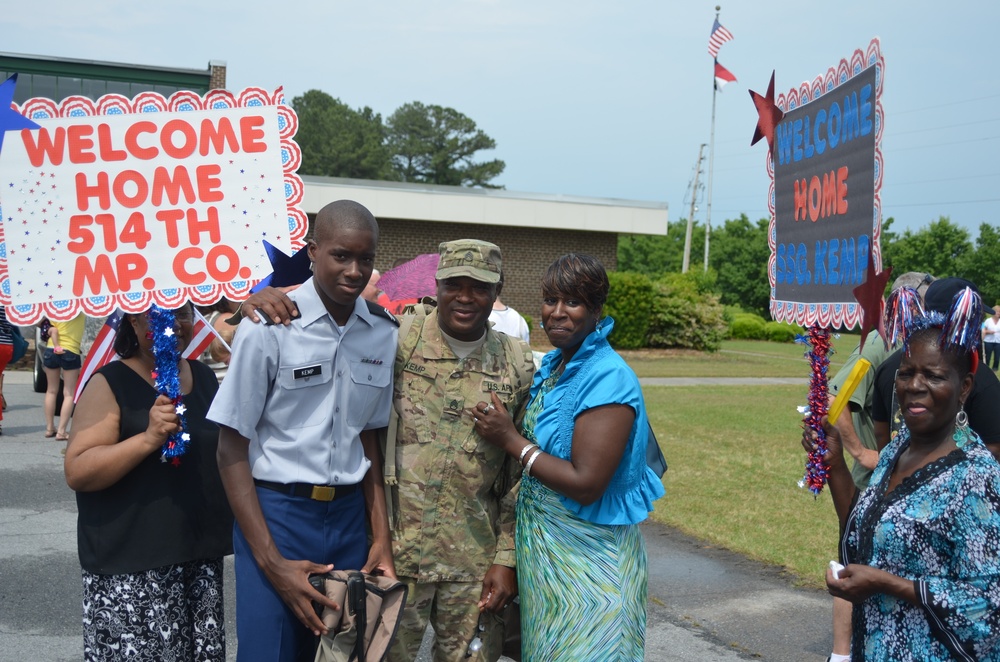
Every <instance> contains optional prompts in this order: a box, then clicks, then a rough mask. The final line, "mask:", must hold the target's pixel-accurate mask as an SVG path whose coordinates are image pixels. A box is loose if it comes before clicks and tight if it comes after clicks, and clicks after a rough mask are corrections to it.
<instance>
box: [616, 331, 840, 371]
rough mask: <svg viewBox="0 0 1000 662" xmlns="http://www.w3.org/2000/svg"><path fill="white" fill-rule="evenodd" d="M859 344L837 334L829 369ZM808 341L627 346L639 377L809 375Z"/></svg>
mask: <svg viewBox="0 0 1000 662" xmlns="http://www.w3.org/2000/svg"><path fill="white" fill-rule="evenodd" d="M857 345H858V336H857V335H855V334H850V335H842V336H840V337H839V338H834V340H833V348H834V350H835V353H834V354H832V355H831V356H830V370H832V371H836V370H837V368H838V367H840V366H842V365H843V364H844V361H845V360H846V359H847V357H848V355H849V354H850V353H851V352H852V351H853V350H854V348H855V347H857ZM805 352H806V346H805V345H799V344H798V343H773V342H765V341H762V340H727V341H725V342H723V343H722V349H721V350H720V351H718V352H713V353H706V352H695V351H690V350H626V351H622V352H621V355H622V356H623V357H625V360H626V361H628V363H629V365H631V366H632V369H633V370H635V373H636V374H637V375H639V376H640V377H805V378H808V377H809V362H808V360H806V359H805V358H804V355H805Z"/></svg>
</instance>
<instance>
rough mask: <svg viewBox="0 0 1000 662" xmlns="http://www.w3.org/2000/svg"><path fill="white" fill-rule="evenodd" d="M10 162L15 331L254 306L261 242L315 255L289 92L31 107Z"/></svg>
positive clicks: (7, 153) (6, 148) (4, 258)
mask: <svg viewBox="0 0 1000 662" xmlns="http://www.w3.org/2000/svg"><path fill="white" fill-rule="evenodd" d="M22 110H23V111H24V113H25V115H27V116H28V117H30V118H31V119H32V120H34V121H35V122H37V123H38V124H39V126H40V128H39V129H35V130H27V129H25V130H22V131H20V132H18V133H13V132H11V133H10V134H8V135H7V137H6V139H5V141H4V143H3V151H2V153H0V205H2V207H0V209H2V213H3V224H2V227H3V236H2V239H3V242H2V243H0V247H2V248H3V249H4V250H2V251H0V302H2V303H5V304H13V307H12V308H8V315H9V316H10V317H11V319H12V320H13V321H17V322H20V323H30V322H33V321H35V320H37V319H38V318H39V317H41V316H43V315H44V316H48V317H50V318H53V319H67V318H71V317H73V316H75V315H76V314H78V313H79V312H81V311H82V312H86V313H88V314H91V315H106V314H108V313H109V312H110V311H111V310H113V309H114V308H115V307H116V306H117V307H120V308H122V309H123V310H125V311H127V312H133V311H141V310H145V309H147V308H148V307H149V305H150V304H151V303H157V304H159V305H162V306H166V307H175V306H177V305H179V304H180V303H182V302H183V301H186V300H192V301H194V302H195V303H211V302H214V301H216V300H218V299H219V297H220V296H228V297H230V298H242V297H245V296H246V293H247V292H248V291H249V288H250V286H251V285H252V284H253V282H256V281H257V280H260V279H261V278H263V277H264V276H266V275H267V274H268V273H270V271H271V264H270V261H269V260H268V258H267V254H266V251H265V250H264V247H263V244H262V241H265V240H266V241H268V242H270V243H271V244H273V245H274V246H277V247H278V248H280V249H282V250H283V251H284V252H286V253H290V252H292V250H293V249H295V248H298V247H300V246H301V245H302V238H303V237H304V235H305V230H306V218H305V215H304V214H303V213H302V212H301V210H299V209H298V207H297V205H298V202H299V201H300V200H301V195H302V185H301V181H300V180H299V178H298V176H297V175H295V170H296V168H297V167H298V163H299V161H300V153H299V150H298V147H297V146H296V145H295V144H294V142H292V140H291V138H292V136H293V135H294V133H295V128H296V125H297V122H296V119H295V115H294V112H293V111H292V110H291V109H290V108H288V107H287V106H285V105H284V103H283V99H282V97H281V91H280V90H278V91H276V92H275V93H274V94H268V93H266V92H264V91H263V90H259V89H256V88H250V89H247V90H244V91H243V92H242V93H241V94H240V95H239V97H236V96H234V95H232V94H230V93H229V92H224V91H216V92H210V93H209V94H208V95H206V97H205V98H204V99H203V98H201V97H199V96H198V95H196V94H193V93H189V92H180V93H177V94H175V95H173V96H171V98H170V99H169V100H167V99H164V98H163V97H162V96H159V95H155V94H145V95H140V96H139V97H136V99H135V100H132V101H130V100H128V99H126V98H125V97H120V96H117V95H108V96H106V97H102V98H101V99H100V100H98V102H96V103H94V102H91V101H90V100H88V99H84V98H82V97H70V98H69V99H66V100H65V101H63V102H62V103H61V104H55V103H54V102H52V101H49V100H47V99H32V100H29V101H28V102H27V103H26V104H25V105H24V107H23V109H22Z"/></svg>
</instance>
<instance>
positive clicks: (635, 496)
mask: <svg viewBox="0 0 1000 662" xmlns="http://www.w3.org/2000/svg"><path fill="white" fill-rule="evenodd" d="M614 325H615V323H614V320H613V319H611V318H610V317H605V318H604V319H603V320H601V321H600V322H599V323H598V324H597V328H596V329H595V330H594V332H593V333H591V334H590V335H589V336H587V337H586V338H585V339H584V341H583V343H582V344H581V345H580V348H579V349H578V350H577V351H576V353H575V354H574V355H573V358H572V359H570V361H569V363H567V364H566V367H565V369H564V370H563V373H562V375H560V376H559V378H558V381H556V383H555V385H554V386H553V387H552V389H551V390H550V391H548V392H546V393H544V400H543V403H542V411H541V412H540V413H539V414H538V418H537V420H536V421H535V426H534V430H533V433H534V434H533V436H534V437H535V439H536V443H537V444H538V445H539V446H540V447H541V449H542V450H543V451H545V452H546V453H549V454H550V455H554V456H556V457H559V458H562V459H564V460H569V459H570V453H571V451H572V445H573V428H574V425H575V421H576V417H577V416H579V415H580V414H582V413H583V412H585V411H587V410H588V409H592V408H594V407H600V406H602V405H610V404H623V405H628V406H629V407H631V408H632V410H633V411H635V421H634V422H633V423H632V431H631V433H630V434H629V439H628V445H627V446H626V447H625V453H624V454H623V455H622V459H621V463H620V464H619V465H618V470H617V471H616V472H615V474H614V476H612V478H611V483H609V484H608V488H607V489H606V490H605V492H604V495H603V496H601V498H599V499H598V500H597V501H595V502H594V503H592V504H590V505H588V506H584V505H582V504H581V503H579V502H577V501H574V500H573V499H571V498H569V497H567V496H563V497H562V502H563V505H564V506H566V508H567V509H568V510H569V511H570V512H572V513H573V514H575V515H576V516H577V517H580V518H581V519H585V520H587V521H589V522H593V523H595V524H637V523H639V522H641V521H643V520H644V519H646V517H648V516H649V513H650V512H651V511H652V510H653V502H654V501H655V500H657V499H659V498H660V497H661V496H663V494H664V490H663V483H662V482H661V481H660V479H659V478H658V477H657V475H656V474H655V473H654V472H653V470H652V469H650V468H649V467H648V466H647V465H646V442H647V436H648V431H649V423H648V421H647V418H646V406H645V403H644V402H643V399H642V389H641V388H640V386H639V378H638V377H636V376H635V372H633V371H632V368H630V367H629V366H628V364H627V363H625V360H624V359H622V357H620V356H619V355H618V354H617V353H616V352H615V350H614V349H612V348H611V345H609V344H608V340H607V337H608V334H609V333H611V330H612V329H613V328H614ZM561 361H562V352H561V351H560V350H558V349H556V350H553V351H551V352H549V353H548V354H546V355H545V357H544V358H543V359H542V365H541V368H540V369H539V370H538V371H537V372H536V373H535V379H534V382H533V383H532V385H531V397H532V399H533V400H534V399H535V398H538V397H540V395H541V391H542V382H544V381H545V380H546V379H548V378H549V377H550V376H551V375H552V373H553V371H554V370H555V369H556V368H558V366H559V363H560V362H561Z"/></svg>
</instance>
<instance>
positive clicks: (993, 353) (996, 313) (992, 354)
mask: <svg viewBox="0 0 1000 662" xmlns="http://www.w3.org/2000/svg"><path fill="white" fill-rule="evenodd" d="M990 312H991V313H992V315H990V316H989V317H987V318H986V321H985V322H983V348H984V350H985V353H986V357H985V358H984V360H983V364H984V365H988V366H989V367H990V370H992V371H993V372H996V371H997V369H998V368H1000V306H993V310H991V311H990Z"/></svg>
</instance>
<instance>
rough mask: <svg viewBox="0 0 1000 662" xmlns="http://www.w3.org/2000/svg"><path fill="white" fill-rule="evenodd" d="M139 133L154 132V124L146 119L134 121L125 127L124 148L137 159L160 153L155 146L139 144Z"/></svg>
mask: <svg viewBox="0 0 1000 662" xmlns="http://www.w3.org/2000/svg"><path fill="white" fill-rule="evenodd" d="M140 133H156V125H155V124H153V123H152V122H150V121H148V120H142V121H140V122H136V123H135V124H132V125H131V126H129V128H127V129H125V149H127V150H128V151H129V154H131V155H132V156H134V157H136V158H137V159H144V160H147V161H148V160H149V159H155V158H156V157H157V155H158V154H159V153H160V150H159V149H157V148H156V147H143V146H142V145H140V144H139V134H140Z"/></svg>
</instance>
